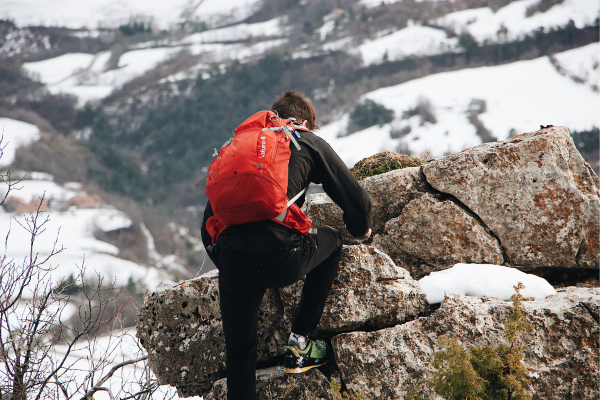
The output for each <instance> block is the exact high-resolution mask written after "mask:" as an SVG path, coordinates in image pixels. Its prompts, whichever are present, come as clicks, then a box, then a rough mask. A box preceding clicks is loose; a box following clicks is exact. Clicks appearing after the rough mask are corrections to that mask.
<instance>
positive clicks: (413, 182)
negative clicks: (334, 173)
mask: <svg viewBox="0 0 600 400" xmlns="http://www.w3.org/2000/svg"><path fill="white" fill-rule="evenodd" d="M359 185H360V186H361V187H362V188H364V189H365V190H366V191H367V193H369V196H370V197H371V202H372V209H373V227H372V229H373V232H374V233H379V232H381V231H382V230H383V228H384V226H385V224H386V222H387V221H389V220H390V219H392V218H394V217H397V216H398V215H400V213H401V212H402V209H403V208H404V206H406V205H407V204H408V203H409V202H410V201H411V200H413V199H415V198H418V197H420V196H422V195H423V194H424V193H426V191H427V183H426V182H425V179H424V177H423V174H422V172H421V169H420V167H409V168H404V169H397V170H394V171H390V172H387V173H385V174H381V175H375V176H370V177H368V178H365V179H363V180H361V181H360V182H359ZM308 216H309V217H310V218H311V219H312V220H313V224H314V225H315V226H322V225H328V226H331V227H334V228H336V229H338V230H339V231H340V232H341V233H342V237H343V239H344V243H347V244H354V243H361V242H364V240H361V239H360V238H359V239H357V238H354V237H352V235H350V233H349V232H348V230H347V229H346V226H345V224H344V221H343V218H342V210H341V209H340V208H339V207H338V206H337V205H336V204H335V203H334V202H333V201H332V200H331V198H329V196H327V195H326V194H325V193H316V194H313V195H311V205H310V209H309V212H308Z"/></svg>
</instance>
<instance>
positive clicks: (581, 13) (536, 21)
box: [435, 0, 600, 43]
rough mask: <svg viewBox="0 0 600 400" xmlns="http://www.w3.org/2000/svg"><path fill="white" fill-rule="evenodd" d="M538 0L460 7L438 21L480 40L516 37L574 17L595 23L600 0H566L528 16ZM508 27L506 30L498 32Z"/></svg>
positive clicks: (580, 23)
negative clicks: (479, 6)
mask: <svg viewBox="0 0 600 400" xmlns="http://www.w3.org/2000/svg"><path fill="white" fill-rule="evenodd" d="M537 3H539V0H520V1H514V2H512V3H510V4H508V5H507V6H505V7H502V8H501V9H499V10H498V11H496V12H494V11H493V10H492V9H491V8H489V7H484V8H477V9H471V10H464V11H458V12H454V13H451V14H448V15H446V16H444V17H442V18H439V19H438V20H436V21H435V22H436V23H437V24H438V25H440V26H444V27H448V28H452V29H454V30H455V31H456V33H457V34H462V33H465V32H468V33H470V34H471V35H473V37H474V38H475V39H476V40H477V41H478V42H480V43H483V41H484V40H486V39H488V40H491V41H498V40H509V41H511V40H516V39H519V38H522V37H523V36H524V35H525V34H528V33H530V32H533V31H534V30H536V29H538V28H540V27H543V28H545V29H548V28H558V27H563V26H565V25H567V24H568V23H569V21H570V20H572V21H573V22H574V23H575V26H576V27H577V28H583V27H585V26H586V25H593V24H594V20H595V19H596V18H597V17H598V14H599V13H600V2H598V1H596V0H565V1H563V2H562V3H561V4H556V5H554V6H553V7H551V8H550V9H549V10H548V11H546V12H544V13H536V14H534V15H532V16H530V17H527V16H526V14H525V13H526V11H527V8H528V7H531V6H533V5H535V4H537ZM502 28H506V34H505V35H502V34H500V35H499V34H498V32H499V31H501V30H502Z"/></svg>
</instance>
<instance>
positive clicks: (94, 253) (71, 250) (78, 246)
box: [0, 118, 183, 289]
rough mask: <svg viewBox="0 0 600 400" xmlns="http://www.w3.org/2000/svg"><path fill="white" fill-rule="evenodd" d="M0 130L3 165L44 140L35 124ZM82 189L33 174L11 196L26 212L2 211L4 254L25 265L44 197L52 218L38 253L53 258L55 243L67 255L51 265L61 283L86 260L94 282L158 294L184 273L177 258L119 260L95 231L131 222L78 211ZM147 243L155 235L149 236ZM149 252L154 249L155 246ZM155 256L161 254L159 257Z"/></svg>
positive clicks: (105, 212)
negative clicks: (34, 216)
mask: <svg viewBox="0 0 600 400" xmlns="http://www.w3.org/2000/svg"><path fill="white" fill-rule="evenodd" d="M0 127H2V128H3V129H4V140H3V144H4V145H5V148H4V153H3V156H2V158H0V162H1V165H3V166H6V165H8V164H10V163H12V162H13V160H14V152H15V149H16V148H17V147H20V146H24V145H27V144H29V143H31V142H33V141H35V140H37V139H38V138H39V130H38V129H37V127H35V126H34V125H31V124H27V123H24V122H20V121H15V120H11V119H7V118H0ZM80 186H81V184H79V183H75V182H67V183H65V184H64V185H58V184H56V183H55V182H53V181H52V176H51V175H48V174H42V173H36V172H33V173H28V177H27V179H26V180H23V181H22V182H21V183H20V184H18V185H17V186H16V187H15V189H18V190H11V191H10V193H9V194H8V200H7V201H9V202H10V201H16V202H17V204H21V205H22V206H24V207H27V206H29V208H25V209H24V211H22V212H17V213H15V212H10V213H9V212H4V208H0V237H2V238H4V239H5V240H4V241H3V242H4V243H3V244H4V254H5V255H6V256H7V258H8V259H13V260H15V262H16V263H17V264H20V263H21V262H22V261H23V260H25V259H26V258H27V257H28V256H29V253H30V250H31V249H30V245H29V243H30V241H31V235H30V234H29V233H28V231H27V230H26V229H25V228H24V226H27V218H30V212H31V210H32V209H31V206H32V202H37V201H38V200H39V199H40V198H41V197H42V196H43V197H44V204H46V205H48V208H47V209H46V210H44V211H43V212H42V213H41V214H40V218H39V221H40V222H41V221H43V220H45V219H48V222H47V223H46V224H45V225H44V231H43V232H42V233H41V234H40V236H39V237H38V238H37V240H36V242H35V246H34V248H33V251H34V253H38V256H39V258H40V259H41V258H43V257H46V256H48V255H49V254H50V252H51V251H52V249H53V246H54V243H55V241H56V250H58V249H60V248H61V247H64V250H63V251H62V252H61V253H60V254H57V255H55V256H54V257H52V258H51V260H50V265H52V266H54V267H56V270H55V271H54V272H53V273H52V279H53V280H54V281H55V282H59V281H61V280H63V279H65V278H68V277H69V276H70V275H71V274H74V275H77V273H78V267H81V266H82V264H83V263H84V261H85V266H86V271H87V273H88V274H90V276H91V277H93V276H94V273H95V272H97V273H98V274H100V276H103V277H104V278H105V283H106V284H109V283H116V284H117V286H126V285H127V283H128V281H129V279H130V278H131V279H132V280H133V281H134V282H140V283H141V284H142V285H143V287H145V288H149V289H155V288H156V287H157V286H158V285H160V284H161V283H165V282H172V279H171V277H170V275H169V274H168V273H167V271H168V270H178V271H182V270H183V267H182V266H181V265H179V264H177V263H176V262H175V260H174V258H173V257H160V256H159V255H158V254H157V253H156V252H155V251H154V252H151V253H152V255H153V259H154V262H155V264H156V266H161V267H164V269H163V268H160V269H159V268H154V267H152V266H145V265H138V264H136V263H133V262H131V261H127V260H124V259H121V258H119V257H118V253H119V250H118V249H117V248H116V247H115V246H113V245H111V244H108V243H106V242H102V241H100V240H98V239H96V238H95V237H94V233H95V232H96V231H103V232H110V231H114V230H117V229H122V228H128V227H129V226H131V223H132V222H131V220H130V218H129V217H128V216H127V215H126V214H124V213H123V212H121V211H118V210H115V209H114V208H112V207H110V206H107V205H104V204H102V203H101V202H98V204H96V205H95V206H94V208H78V207H77V206H76V205H72V204H69V200H71V199H73V198H75V197H76V196H77V197H79V198H85V197H87V194H86V193H85V192H83V191H82V190H81V189H80ZM6 189H7V187H6V185H2V186H1V187H0V195H1V196H4V194H5V193H6ZM144 232H145V234H146V237H147V238H148V242H149V243H152V236H151V235H150V232H148V231H147V230H145V231H144ZM149 250H154V249H153V247H152V248H151V249H149ZM155 253H156V254H155Z"/></svg>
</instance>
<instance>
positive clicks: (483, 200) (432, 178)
mask: <svg viewBox="0 0 600 400" xmlns="http://www.w3.org/2000/svg"><path fill="white" fill-rule="evenodd" d="M422 168H423V173H424V174H425V177H426V179H427V182H428V183H429V184H430V185H431V186H432V187H433V188H434V189H435V190H438V191H440V192H443V193H445V194H449V195H451V196H453V197H454V198H456V199H458V200H459V201H460V202H461V203H462V204H463V205H464V206H466V207H467V208H468V209H469V210H471V211H472V212H473V213H475V214H476V215H477V216H478V217H479V218H480V219H481V221H482V222H483V223H484V224H485V226H487V228H489V229H490V230H491V231H492V232H493V233H494V234H495V235H496V236H497V237H498V239H499V240H500V243H501V245H502V247H503V249H504V250H505V253H506V258H507V259H506V260H505V262H506V263H508V264H510V265H514V266H517V267H519V268H522V269H534V268H539V267H558V268H590V269H597V268H598V267H599V248H600V241H599V234H598V229H599V226H600V223H599V221H600V200H599V195H600V190H599V188H600V180H598V177H597V176H596V174H595V173H594V172H593V170H592V169H591V167H590V166H589V164H587V163H586V162H585V161H584V159H583V158H582V157H581V154H579V152H578V151H577V149H576V148H575V145H574V144H573V140H572V139H571V137H570V135H569V132H568V131H567V130H566V129H565V128H562V127H550V128H546V129H542V130H540V131H537V132H532V133H525V134H522V135H519V136H516V137H514V138H512V139H509V140H505V141H502V142H494V143H485V144H482V145H480V146H477V147H473V148H470V149H467V150H464V151H462V152H460V153H457V154H453V155H450V156H447V157H444V158H441V159H439V160H435V161H433V162H431V163H429V164H427V165H424V166H423V167H422Z"/></svg>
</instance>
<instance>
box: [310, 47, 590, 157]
mask: <svg viewBox="0 0 600 400" xmlns="http://www.w3.org/2000/svg"><path fill="white" fill-rule="evenodd" d="M599 54H600V44H599V43H594V44H590V45H588V46H585V47H582V48H579V49H576V50H570V51H568V52H565V53H561V54H557V55H556V58H557V59H558V60H559V62H561V63H563V62H564V65H565V67H564V68H565V69H566V70H569V71H577V72H574V74H578V76H582V77H587V81H586V83H584V84H582V83H576V82H574V81H573V79H571V78H570V77H568V76H563V75H561V74H560V73H559V72H558V71H557V69H556V68H555V67H554V66H553V65H552V63H551V62H550V60H549V58H548V57H541V58H538V59H535V60H531V61H519V62H515V63H512V64H507V65H501V66H497V67H482V68H474V69H464V70H460V71H455V72H446V73H441V74H436V75H430V76H427V77H425V78H421V79H415V80H413V81H410V82H407V83H403V84H400V85H397V86H391V87H387V88H383V89H379V90H376V91H374V92H371V93H368V94H366V95H365V96H364V97H365V98H368V99H371V100H374V101H376V102H378V103H380V104H383V105H384V106H385V107H387V108H389V109H392V110H394V112H395V115H396V117H395V120H394V121H392V122H391V123H390V124H386V125H383V126H372V127H370V128H367V129H365V130H363V131H360V132H356V133H353V134H351V135H349V136H343V135H344V134H345V130H346V127H347V123H348V115H344V116H343V117H342V118H341V119H340V120H339V121H337V122H334V123H332V124H329V125H327V126H324V127H323V128H322V129H321V131H320V132H319V135H321V136H323V137H324V138H325V139H326V140H327V141H328V142H329V143H331V145H332V146H333V147H334V148H335V149H336V150H337V151H338V152H339V154H340V156H341V157H342V159H343V160H344V161H345V162H346V164H347V165H354V163H356V162H357V161H359V160H360V159H362V158H365V157H368V156H370V155H373V154H375V153H377V152H379V151H381V150H383V149H388V150H397V149H398V148H399V147H400V148H402V149H403V150H410V151H411V152H412V153H413V154H417V155H418V154H420V153H421V152H423V151H425V150H429V152H430V153H431V155H432V156H433V157H439V156H442V155H444V154H448V153H454V152H458V151H461V150H463V149H465V148H467V147H471V146H474V145H477V144H480V143H481V138H480V137H479V136H478V135H477V134H476V127H475V126H474V125H473V124H472V123H471V122H469V120H468V115H469V114H468V112H469V110H470V107H471V106H472V104H473V100H484V101H485V104H486V111H485V112H483V113H481V114H479V115H478V118H479V120H480V121H481V122H482V123H483V125H484V126H485V127H486V128H487V129H488V130H489V131H491V134H492V135H493V136H494V137H496V138H497V139H498V140H504V139H506V138H508V137H509V136H510V135H511V134H512V135H514V134H518V133H523V132H532V131H535V130H537V129H539V126H540V125H557V126H559V125H560V126H565V127H567V128H569V129H571V130H586V129H591V128H592V127H594V126H596V127H597V126H600V113H599V110H600V95H599V94H598V91H597V89H596V91H594V90H593V88H592V85H593V84H596V85H597V80H598V76H599V75H600V70H599V69H598V55H599ZM561 65H563V64H561ZM594 66H595V69H594ZM420 99H427V100H429V102H430V103H431V105H432V108H433V111H434V114H435V116H436V119H437V123H435V124H432V123H430V122H425V123H424V124H421V120H420V117H419V115H414V116H412V117H410V118H408V119H402V114H403V112H404V111H407V110H410V109H412V108H414V107H415V106H416V105H417V103H418V102H419V100H420ZM408 127H410V133H408V134H406V136H403V137H401V138H398V139H392V138H391V136H390V133H391V131H392V130H394V129H395V130H401V129H403V128H408ZM406 130H408V129H406ZM339 136H342V137H339Z"/></svg>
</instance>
